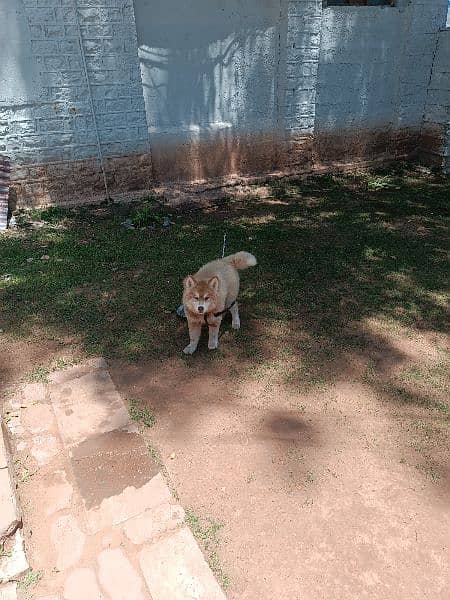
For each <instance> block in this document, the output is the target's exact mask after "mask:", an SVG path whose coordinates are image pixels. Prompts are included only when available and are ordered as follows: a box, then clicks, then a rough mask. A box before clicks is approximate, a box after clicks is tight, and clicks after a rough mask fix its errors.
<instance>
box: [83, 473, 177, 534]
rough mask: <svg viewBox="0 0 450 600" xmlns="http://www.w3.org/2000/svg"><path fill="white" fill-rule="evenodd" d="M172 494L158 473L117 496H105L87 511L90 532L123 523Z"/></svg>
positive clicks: (161, 502) (160, 502)
mask: <svg viewBox="0 0 450 600" xmlns="http://www.w3.org/2000/svg"><path fill="white" fill-rule="evenodd" d="M171 498H172V496H171V493H170V490H169V488H168V487H167V485H166V483H165V481H164V478H163V477H162V475H161V474H160V473H158V475H155V476H154V477H152V479H150V481H149V482H148V483H146V484H145V485H143V486H142V487H141V488H139V489H136V488H133V487H129V488H126V489H124V490H123V492H122V493H120V494H119V495H117V496H112V497H111V498H106V499H105V500H103V502H102V503H101V505H100V506H99V507H98V508H93V509H91V510H88V511H87V522H88V529H89V532H90V533H96V532H97V531H100V530H101V529H106V528H108V527H111V526H112V525H118V524H119V523H123V522H124V521H127V520H128V519H131V518H132V517H136V516H137V515H140V514H142V513H143V512H145V511H146V510H149V509H151V508H154V507H155V506H158V505H159V504H163V503H164V502H169V501H170V500H171Z"/></svg>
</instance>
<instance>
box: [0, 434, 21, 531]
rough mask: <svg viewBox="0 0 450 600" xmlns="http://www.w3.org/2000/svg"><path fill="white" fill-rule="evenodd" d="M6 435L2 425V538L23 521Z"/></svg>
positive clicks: (0, 441)
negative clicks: (9, 459)
mask: <svg viewBox="0 0 450 600" xmlns="http://www.w3.org/2000/svg"><path fill="white" fill-rule="evenodd" d="M4 435H5V432H4V430H3V427H1V426H0V540H1V539H2V538H4V537H6V536H8V535H11V534H13V533H14V532H15V531H16V529H17V527H19V525H20V523H21V522H22V519H21V516H20V511H19V508H18V506H17V501H16V496H15V493H14V486H13V484H12V481H11V477H10V472H9V468H8V456H7V453H6V445H5V440H4Z"/></svg>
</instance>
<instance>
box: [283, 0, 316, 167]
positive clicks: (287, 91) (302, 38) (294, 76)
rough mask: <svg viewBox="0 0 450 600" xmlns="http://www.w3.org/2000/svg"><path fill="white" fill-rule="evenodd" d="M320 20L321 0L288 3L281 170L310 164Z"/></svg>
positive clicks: (289, 1) (291, 0)
mask: <svg viewBox="0 0 450 600" xmlns="http://www.w3.org/2000/svg"><path fill="white" fill-rule="evenodd" d="M321 17H322V2H321V0H288V2H287V33H286V78H285V80H284V81H283V85H284V87H283V90H282V94H283V102H284V104H283V109H284V123H285V135H286V139H287V145H286V147H285V158H284V160H281V165H280V166H282V167H284V168H287V169H288V170H291V169H293V170H295V169H296V168H301V167H305V166H306V165H310V164H311V163H312V161H313V155H312V138H313V131H314V121H315V113H316V90H317V72H318V67H319V53H320V33H321Z"/></svg>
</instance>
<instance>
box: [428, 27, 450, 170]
mask: <svg viewBox="0 0 450 600" xmlns="http://www.w3.org/2000/svg"><path fill="white" fill-rule="evenodd" d="M423 125H424V141H426V140H427V139H428V135H427V134H428V133H429V132H430V133H431V137H432V140H433V139H435V135H433V133H436V132H437V133H438V135H439V136H440V139H441V144H440V145H439V146H438V147H436V146H433V145H431V146H428V147H424V148H423V153H424V156H425V157H426V158H427V157H428V158H430V159H431V161H432V162H435V163H436V164H437V165H439V166H443V167H444V169H445V171H446V172H447V173H449V172H450V29H446V30H444V31H441V32H440V33H439V39H438V43H437V47H436V53H435V56H434V63H433V70H432V74H431V80H430V85H429V88H428V94H427V99H426V106H425V116H424V123H423ZM432 140H431V141H432Z"/></svg>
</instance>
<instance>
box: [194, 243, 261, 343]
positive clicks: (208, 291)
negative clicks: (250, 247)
mask: <svg viewBox="0 0 450 600" xmlns="http://www.w3.org/2000/svg"><path fill="white" fill-rule="evenodd" d="M255 265H256V258H255V257H254V256H253V254H250V253H249V252H237V253H236V254H232V255H231V256H226V257H225V258H221V259H219V260H213V261H212V262H209V263H208V264H206V265H204V266H203V267H202V268H201V269H199V270H198V271H197V273H195V275H188V276H187V277H186V278H185V280H184V291H183V304H184V311H185V314H186V317H187V320H188V326H189V338H190V342H189V344H188V345H187V346H186V348H185V349H184V350H183V352H184V353H185V354H193V353H194V352H195V351H196V349H197V345H198V341H199V339H200V334H201V330H202V325H206V324H207V325H208V328H209V341H208V348H209V349H210V350H215V349H216V348H217V346H218V345H219V327H220V323H221V321H222V317H223V314H224V313H225V312H226V311H227V309H228V308H229V309H230V312H231V317H232V327H233V329H239V327H240V326H241V322H240V320H239V311H238V305H237V296H238V293H239V274H238V270H241V269H246V268H247V267H253V266H255ZM233 303H234V304H233ZM230 307H231V308H230ZM219 313H222V314H219Z"/></svg>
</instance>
